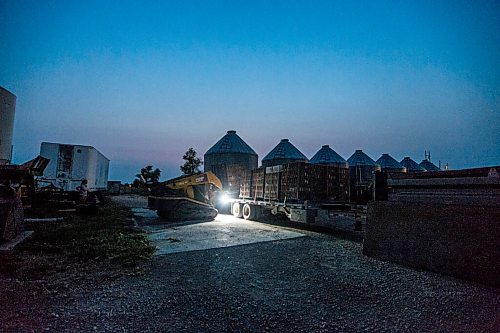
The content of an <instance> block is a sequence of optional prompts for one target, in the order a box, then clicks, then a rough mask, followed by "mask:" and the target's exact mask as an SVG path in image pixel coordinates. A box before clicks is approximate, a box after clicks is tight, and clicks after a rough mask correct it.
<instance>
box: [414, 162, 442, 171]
mask: <svg viewBox="0 0 500 333" xmlns="http://www.w3.org/2000/svg"><path fill="white" fill-rule="evenodd" d="M419 165H420V166H421V167H422V168H424V169H425V171H441V169H439V168H438V167H437V166H435V165H434V164H433V163H432V162H431V161H429V160H422V162H420V164H419Z"/></svg>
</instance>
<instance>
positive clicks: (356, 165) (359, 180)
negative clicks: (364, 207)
mask: <svg viewBox="0 0 500 333" xmlns="http://www.w3.org/2000/svg"><path fill="white" fill-rule="evenodd" d="M347 163H349V180H350V201H352V202H356V203H360V204H366V203H367V202H368V201H370V200H372V199H373V195H374V192H373V191H374V175H373V174H374V172H375V171H380V170H381V168H380V165H378V164H377V163H375V161H374V160H373V159H371V158H370V157H369V156H368V155H366V154H365V153H363V151H362V150H361V149H358V150H356V151H355V152H354V154H352V155H351V157H349V159H348V160H347Z"/></svg>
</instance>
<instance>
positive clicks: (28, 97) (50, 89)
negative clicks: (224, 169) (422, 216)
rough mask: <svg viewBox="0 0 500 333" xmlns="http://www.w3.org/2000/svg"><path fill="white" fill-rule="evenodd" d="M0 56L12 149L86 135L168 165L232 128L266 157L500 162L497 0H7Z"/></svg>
mask: <svg viewBox="0 0 500 333" xmlns="http://www.w3.org/2000/svg"><path fill="white" fill-rule="evenodd" d="M0 64H1V66H0V86H3V87H5V88H6V89H8V90H10V91H11V92H13V93H14V94H16V95H17V109H16V120H15V129H14V130H15V133H14V161H15V162H23V161H25V160H28V159H30V158H33V157H34V156H35V155H37V154H38V152H39V149H40V143H41V142H42V141H52V142H62V143H75V144H86V145H92V146H95V147H96V148H97V149H98V150H100V151H101V152H102V153H103V154H104V155H106V156H107V157H108V158H110V159H111V165H110V178H111V179H120V180H124V181H131V180H132V179H133V178H134V175H135V173H137V172H138V170H139V169H140V168H141V167H143V166H145V165H147V164H153V165H154V166H155V167H159V168H160V169H162V170H164V174H163V177H162V178H163V179H165V178H169V177H173V176H176V175H178V174H179V169H178V167H179V165H180V164H182V159H181V157H182V154H183V152H185V151H186V150H187V149H188V148H189V147H194V148H195V149H196V150H197V151H198V152H199V153H200V154H201V155H203V153H204V152H205V151H206V150H207V149H208V148H210V146H212V145H213V144H214V143H215V142H216V141H217V140H219V139H220V138H221V137H222V136H223V135H224V134H225V133H226V131H227V130H229V129H235V130H237V132H238V134H239V135H240V136H241V137H242V138H243V139H244V140H245V141H246V142H247V143H248V144H250V146H252V147H253V148H254V149H255V150H256V151H257V153H258V154H259V157H260V158H262V157H264V155H266V154H267V153H268V152H269V151H270V150H271V149H272V148H273V147H274V146H275V145H276V144H277V143H278V142H279V140H280V139H281V138H289V139H290V141H291V142H292V143H293V144H294V145H295V146H297V147H298V148H299V149H300V150H301V151H302V152H303V153H304V154H305V155H307V156H308V157H312V155H313V154H314V153H315V152H316V151H317V150H318V149H319V148H320V147H321V145H323V144H330V146H331V147H332V148H333V149H335V150H336V151H337V152H338V153H339V154H341V155H342V156H343V157H344V158H346V159H347V158H348V157H349V156H350V155H351V154H352V153H353V152H354V150H355V149H363V150H364V151H366V152H367V153H368V154H369V155H370V156H371V157H372V158H374V159H377V158H378V157H379V156H380V155H381V154H382V153H390V154H391V155H392V156H393V157H395V158H396V159H398V160H401V159H402V158H403V157H404V156H411V157H412V158H413V159H415V160H417V162H420V161H421V160H422V158H423V154H424V150H430V151H431V152H432V156H433V162H435V163H436V164H437V162H438V160H441V161H442V162H443V163H445V162H448V163H449V164H450V166H451V167H452V168H454V169H458V168H464V167H475V166H486V165H498V164H500V149H499V147H498V146H499V138H500V137H499V132H500V129H499V127H500V126H499V123H500V121H499V120H500V116H499V114H500V106H499V101H500V98H499V96H500V95H499V93H500V5H499V2H498V1H393V2H389V1H388V2H384V1H382V2H380V1H367V2H356V1H333V0H329V1H109V2H106V1H79V2H77V1H39V0H36V1H23V0H13V1H6V0H0Z"/></svg>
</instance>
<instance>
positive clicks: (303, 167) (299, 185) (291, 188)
mask: <svg viewBox="0 0 500 333" xmlns="http://www.w3.org/2000/svg"><path fill="white" fill-rule="evenodd" d="M324 184H325V173H324V167H323V166H322V165H315V164H309V163H304V162H296V163H290V164H286V165H284V166H283V172H282V181H281V199H282V200H284V199H285V198H286V200H287V201H304V200H313V201H321V200H323V199H324Z"/></svg>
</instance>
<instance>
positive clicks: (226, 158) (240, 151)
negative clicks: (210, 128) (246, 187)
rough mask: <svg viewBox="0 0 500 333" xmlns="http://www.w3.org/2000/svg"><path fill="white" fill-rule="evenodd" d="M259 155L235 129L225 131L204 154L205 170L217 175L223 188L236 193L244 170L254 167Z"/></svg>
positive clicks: (256, 164)
mask: <svg viewBox="0 0 500 333" xmlns="http://www.w3.org/2000/svg"><path fill="white" fill-rule="evenodd" d="M258 159H259V156H258V155H257V153H256V152H255V151H254V150H253V149H252V148H251V147H250V146H249V145H248V144H247V143H246V142H245V141H243V139H241V138H240V137H239V136H238V134H236V131H232V130H231V131H227V133H226V135H224V136H223V137H222V139H220V140H219V141H217V143H216V144H214V145H213V146H212V147H211V148H210V149H209V150H208V151H207V152H206V153H205V155H204V169H205V171H212V172H213V173H215V174H216V175H217V177H219V179H220V180H221V182H222V186H223V187H224V190H226V191H228V192H232V193H235V194H236V195H237V194H238V192H239V190H240V183H241V179H242V177H244V175H245V172H247V171H249V170H253V169H256V168H257V166H258Z"/></svg>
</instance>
